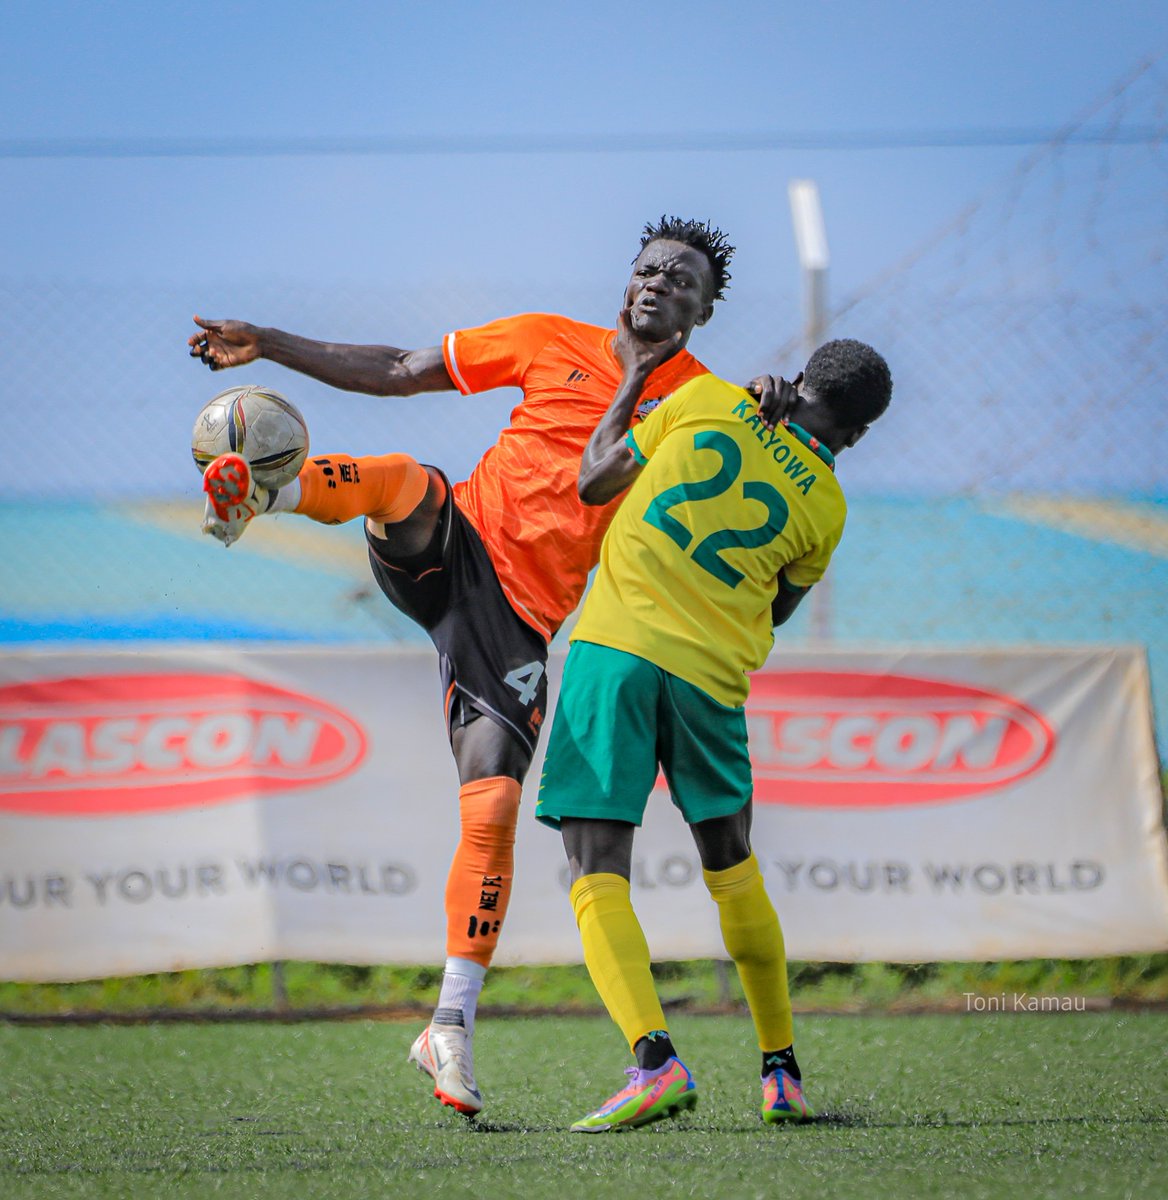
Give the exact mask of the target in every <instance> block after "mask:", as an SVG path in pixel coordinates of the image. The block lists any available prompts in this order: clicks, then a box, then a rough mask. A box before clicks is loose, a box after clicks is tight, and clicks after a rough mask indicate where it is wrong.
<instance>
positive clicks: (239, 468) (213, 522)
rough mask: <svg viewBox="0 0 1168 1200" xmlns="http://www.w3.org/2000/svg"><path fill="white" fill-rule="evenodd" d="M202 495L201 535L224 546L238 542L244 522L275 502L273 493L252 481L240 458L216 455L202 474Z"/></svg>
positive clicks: (239, 456) (246, 467)
mask: <svg viewBox="0 0 1168 1200" xmlns="http://www.w3.org/2000/svg"><path fill="white" fill-rule="evenodd" d="M203 491H204V492H206V493H207V505H206V508H205V510H204V513H203V532H204V533H209V534H210V535H211V536H212V537H213V538H218V539H219V541H221V542H222V543H223V545H225V546H230V545H231V544H232V542H237V541H239V539H240V538H241V537H242V536H243V531H244V530H245V529H246V528H247V523H248V521H250V520H251V519H252V517H254V516H255V515H256V514H257V513H262V512H267V511H268V509H269V507H270V506H271V503H272V500H273V499H274V498H275V492H269V491H268V489H267V488H262V487H260V486H259V485H258V484H257V483H256V482H255V480H254V479H252V477H251V467H249V466H248V464H247V459H246V458H244V457H243V455H242V454H220V455H219V457H218V458H217V459H215V460H214V461H213V462H212V463H211V464H210V465H209V466H208V467H207V469H206V470H205V471H204V472H203Z"/></svg>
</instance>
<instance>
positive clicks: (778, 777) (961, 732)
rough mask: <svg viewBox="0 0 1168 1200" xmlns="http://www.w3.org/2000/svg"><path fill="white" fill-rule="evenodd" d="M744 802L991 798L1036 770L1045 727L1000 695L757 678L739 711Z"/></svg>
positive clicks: (858, 675) (868, 679)
mask: <svg viewBox="0 0 1168 1200" xmlns="http://www.w3.org/2000/svg"><path fill="white" fill-rule="evenodd" d="M746 718H747V724H748V725H749V728H750V755H751V760H752V762H753V765H754V798H755V800H756V801H757V802H759V803H762V804H791V805H799V806H810V807H829V808H875V807H888V806H901V805H909V804H939V803H945V802H948V801H953V800H960V799H962V798H964V797H968V796H976V795H981V794H982V793H985V792H991V791H996V790H997V789H998V788H1003V787H1006V786H1007V785H1008V784H1011V783H1016V782H1017V781H1018V780H1019V779H1022V778H1024V777H1025V776H1027V775H1031V774H1033V773H1034V772H1035V771H1038V770H1040V769H1041V768H1042V767H1043V766H1044V765H1045V763H1046V762H1047V760H1048V759H1049V758H1050V756H1051V754H1052V752H1053V751H1054V745H1055V736H1054V732H1053V730H1052V729H1051V728H1050V726H1049V725H1048V724H1047V723H1046V721H1045V720H1043V718H1042V717H1041V716H1040V715H1039V714H1038V713H1036V712H1035V711H1034V710H1033V709H1031V708H1028V707H1027V706H1026V705H1025V704H1023V703H1022V702H1021V701H1019V700H1016V699H1014V698H1013V697H1011V696H1006V695H1003V694H1001V693H997V692H987V691H983V690H981V689H979V688H974V687H969V686H966V685H965V684H956V683H949V682H946V681H944V680H939V679H919V678H915V677H913V676H909V675H888V674H879V673H874V674H866V673H862V672H832V671H791V672H779V671H768V672H759V673H758V674H756V675H754V676H753V680H752V686H751V694H750V699H749V700H748V702H747V705H746Z"/></svg>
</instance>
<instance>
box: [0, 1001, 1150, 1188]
mask: <svg viewBox="0 0 1168 1200" xmlns="http://www.w3.org/2000/svg"><path fill="white" fill-rule="evenodd" d="M671 1025H672V1030H673V1034H674V1040H675V1042H676V1043H677V1046H678V1049H679V1051H680V1052H681V1054H682V1056H683V1057H684V1058H685V1059H686V1061H687V1063H688V1064H689V1066H690V1068H691V1069H692V1070H693V1071H694V1074H695V1076H696V1077H697V1079H698V1084H699V1088H700V1101H699V1104H698V1107H697V1109H696V1111H695V1112H694V1113H693V1114H691V1115H686V1116H684V1117H682V1118H680V1119H678V1120H674V1121H665V1122H660V1123H658V1124H656V1125H652V1126H647V1127H645V1128H643V1129H639V1130H633V1131H630V1132H627V1133H622V1134H604V1135H597V1136H585V1135H580V1134H569V1133H567V1132H566V1128H567V1126H568V1125H569V1124H570V1123H571V1122H572V1121H573V1120H574V1119H576V1118H577V1117H578V1116H580V1115H581V1114H582V1113H583V1112H584V1111H586V1110H587V1109H588V1108H591V1107H593V1106H595V1105H596V1104H598V1103H599V1102H600V1101H601V1100H603V1099H604V1098H605V1097H606V1096H607V1095H608V1094H609V1093H610V1092H612V1091H614V1090H616V1088H617V1087H618V1086H620V1084H621V1083H622V1082H623V1076H622V1075H621V1069H622V1068H623V1067H624V1066H625V1065H626V1063H627V1056H626V1055H625V1054H624V1052H623V1047H622V1046H621V1044H620V1038H619V1035H618V1034H617V1032H616V1030H615V1028H614V1027H613V1026H611V1025H610V1024H609V1023H608V1022H607V1021H605V1020H602V1019H594V1018H588V1017H578V1018H538V1019H535V1018H529V1019H523V1020H502V1019H497V1020H485V1021H483V1022H482V1023H481V1024H480V1026H479V1030H478V1034H477V1038H476V1042H477V1046H476V1054H477V1067H478V1074H479V1081H480V1084H481V1085H482V1087H483V1090H484V1094H485V1096H486V1099H487V1104H488V1107H487V1109H486V1110H485V1111H484V1112H483V1114H482V1115H481V1116H480V1117H479V1118H478V1119H477V1120H475V1121H473V1122H472V1121H467V1120H466V1119H465V1118H463V1117H460V1116H458V1115H457V1114H455V1113H454V1112H452V1111H451V1110H449V1109H444V1108H441V1107H440V1106H439V1105H438V1103H437V1101H436V1100H434V1099H433V1098H432V1097H431V1096H430V1095H429V1091H428V1089H427V1088H426V1086H425V1083H426V1081H425V1080H424V1079H423V1077H422V1076H420V1075H419V1074H418V1073H417V1072H416V1071H415V1070H414V1069H413V1068H412V1067H409V1066H407V1065H406V1063H405V1056H406V1051H407V1049H408V1047H409V1044H410V1041H411V1040H412V1038H413V1036H414V1034H415V1033H416V1030H415V1028H414V1026H413V1025H402V1024H394V1023H373V1022H360V1023H350V1024H342V1023H313V1024H302V1025H264V1024H260V1025H257V1024H248V1025H233V1024H213V1025H212V1024H207V1025H154V1026H131V1027H113V1026H98V1027H92V1028H75V1027H60V1026H58V1027H52V1028H26V1027H16V1026H0V1081H2V1086H3V1091H4V1104H3V1108H2V1109H0V1196H3V1197H6V1198H12V1200H23V1198H24V1197H40V1196H102V1197H105V1196H109V1197H113V1196H119V1197H120V1196H153V1195H165V1196H167V1197H185V1196H192V1197H195V1196H208V1195H228V1196H246V1197H265V1196H277V1195H278V1196H281V1197H288V1196H306V1197H321V1198H329V1197H334V1196H335V1197H345V1198H346V1200H349V1198H351V1197H356V1196H375V1195H376V1196H402V1197H413V1196H417V1197H437V1196H474V1197H477V1198H480V1200H486V1198H495V1197H522V1198H523V1200H544V1198H548V1200H551V1198H554V1200H568V1197H581V1198H585V1200H601V1198H603V1197H609V1196H612V1197H616V1196H621V1197H629V1196H637V1195H650V1194H652V1195H663V1196H669V1197H688V1196H695V1197H724V1198H726V1200H735V1198H737V1197H755V1196H758V1197H768V1198H773V1197H776V1196H780V1195H790V1196H793V1197H798V1198H799V1200H813V1198H816V1197H820V1196H864V1197H869V1198H872V1200H880V1198H882V1197H889V1198H892V1197H895V1198H897V1200H905V1198H906V1197H917V1196H921V1197H948V1196H963V1197H964V1196H971V1197H982V1196H984V1197H1010V1198H1012V1200H1017V1198H1019V1197H1027V1198H1029V1197H1040V1196H1051V1197H1054V1196H1059V1197H1063V1196H1091V1197H1096V1196H1099V1197H1110V1196H1117V1197H1118V1196H1134V1197H1145V1196H1158V1195H1164V1194H1166V1193H1168V1015H1166V1014H1163V1013H1066V1014H1060V1015H1051V1014H1044V1015H1015V1014H993V1015H968V1016H966V1015H962V1016H901V1017H822V1016H820V1017H802V1018H799V1020H798V1023H797V1048H798V1051H799V1058H800V1062H801V1065H802V1066H803V1069H804V1074H805V1077H806V1080H807V1088H808V1096H809V1097H810V1099H811V1100H812V1102H813V1103H814V1104H816V1106H817V1107H818V1108H819V1110H820V1112H821V1113H822V1114H823V1117H822V1118H821V1119H820V1120H819V1121H817V1122H816V1123H815V1124H813V1125H810V1126H805V1127H787V1128H775V1127H769V1126H763V1125H762V1124H761V1122H760V1120H759V1116H758V1103H759V1097H760V1093H759V1085H758V1082H757V1069H758V1064H757V1057H758V1056H757V1052H756V1051H755V1049H754V1045H753V1040H752V1037H751V1032H750V1028H749V1024H748V1021H747V1020H746V1019H745V1018H734V1017H701V1016H687V1015H684V1014H679V1015H677V1016H676V1017H675V1018H673V1020H672V1021H671Z"/></svg>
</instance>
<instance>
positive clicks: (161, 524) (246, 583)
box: [0, 64, 1168, 746]
mask: <svg viewBox="0 0 1168 1200" xmlns="http://www.w3.org/2000/svg"><path fill="white" fill-rule="evenodd" d="M1166 107H1168V85H1166V81H1165V77H1164V74H1163V71H1162V69H1161V67H1160V66H1159V65H1158V64H1150V65H1147V66H1146V67H1145V68H1144V69H1142V70H1141V71H1140V72H1138V73H1137V74H1136V75H1135V76H1133V77H1132V78H1131V79H1129V80H1127V81H1126V82H1125V83H1124V84H1123V85H1122V86H1120V87H1118V88H1117V89H1116V90H1115V91H1114V93H1113V94H1112V95H1111V96H1109V97H1108V98H1106V100H1105V101H1104V102H1103V103H1102V104H1101V105H1099V106H1098V107H1097V108H1096V109H1095V110H1094V111H1092V112H1091V113H1088V114H1086V115H1085V117H1084V123H1083V125H1082V126H1068V128H1067V129H1066V130H1064V132H1063V134H1062V135H1061V136H1060V137H1059V138H1058V139H1056V140H1055V141H1053V142H1051V143H1050V144H1048V145H1046V146H1044V147H1042V148H1041V149H1039V150H1037V151H1035V152H1034V153H1032V154H1030V155H1029V156H1028V157H1027V158H1026V159H1025V160H1024V161H1023V162H1022V163H1021V164H1020V165H1019V167H1018V169H1017V171H1016V172H1015V173H1014V174H1013V176H1012V177H1011V178H1009V179H1008V180H1005V181H1004V182H1002V183H1000V184H999V185H998V186H996V187H991V188H989V189H988V190H987V192H986V194H985V195H984V196H983V197H981V198H980V199H978V200H976V201H975V202H973V203H971V205H970V206H969V207H968V208H967V209H966V211H965V212H964V213H962V214H961V215H960V216H959V217H958V218H957V219H956V220H955V221H954V222H953V223H952V224H951V225H950V226H949V227H948V228H946V229H945V230H943V231H941V232H940V233H938V234H937V235H936V236H935V237H934V238H933V239H932V240H931V241H930V242H928V243H927V244H926V245H924V246H923V247H922V248H921V249H920V250H919V251H918V252H917V253H916V254H914V255H913V256H912V257H911V258H910V259H908V260H907V261H905V262H903V263H901V264H899V265H898V266H897V267H895V268H894V269H892V270H890V271H889V272H888V273H887V274H886V275H885V276H883V277H882V278H880V279H878V280H876V281H874V282H873V283H872V284H871V285H870V286H868V287H867V288H865V289H864V290H863V291H862V292H861V293H859V294H858V295H856V296H854V297H852V298H850V299H848V300H847V301H846V302H845V303H844V304H842V305H841V306H840V307H839V308H838V310H837V311H836V312H835V313H834V314H833V315H832V317H831V321H830V326H829V330H828V335H829V336H854V337H859V338H862V339H863V340H865V341H869V342H871V343H873V344H874V345H875V346H877V347H878V348H879V349H880V350H881V351H882V352H883V353H884V354H885V356H886V357H887V358H888V360H889V362H890V364H891V366H892V369H893V374H894V377H895V381H896V388H895V396H894V402H893V407H892V409H891V410H890V411H889V413H888V415H887V416H886V417H885V418H883V419H882V420H881V421H880V422H879V424H878V425H877V426H876V427H875V428H874V429H873V431H872V433H871V434H870V435H869V437H868V438H867V439H866V440H865V441H864V442H863V443H861V445H860V446H858V447H857V448H856V449H855V450H853V451H849V452H848V454H847V455H846V456H845V457H844V459H843V460H842V462H841V470H840V474H841V479H842V481H843V483H844V485H845V490H846V491H847V492H848V494H849V498H850V501H851V516H850V519H849V529H848V533H847V535H846V538H845V541H844V544H843V546H842V548H841V551H840V555H839V557H838V559H837V562H836V563H835V564H833V567H832V571H831V573H830V576H829V581H830V582H829V586H828V587H824V588H822V589H820V591H821V593H822V594H821V595H820V596H819V598H818V599H817V606H818V607H817V608H815V609H814V610H813V611H811V612H808V613H801V614H800V615H799V616H798V617H797V619H796V621H795V622H793V623H792V626H791V627H790V628H789V629H788V630H785V631H784V637H787V638H794V639H799V638H805V637H809V636H813V635H815V636H830V637H832V638H833V639H836V640H849V641H850V640H856V641H860V640H863V641H869V640H873V639H876V640H894V641H899V640H909V641H919V640H928V641H946V642H952V641H957V642H973V641H977V642H1015V641H1035V640H1038V641H1084V640H1086V641H1108V642H1110V641H1125V642H1138V643H1142V644H1145V645H1147V646H1148V648H1149V651H1150V658H1151V662H1152V667H1153V681H1154V688H1155V690H1156V691H1157V692H1158V695H1159V697H1160V699H1161V705H1162V707H1164V708H1168V700H1166V699H1165V697H1168V468H1166V466H1165V463H1166V461H1168V406H1166V403H1165V400H1166V398H1168V397H1166V392H1168V387H1166V384H1168V287H1166V284H1165V270H1164V267H1165V253H1166V250H1168V204H1166V203H1165V200H1166V197H1165V187H1164V184H1165V181H1166V177H1168V147H1166V144H1165V140H1164V136H1163V134H1164V131H1165V129H1166V127H1168V126H1166V119H1165V116H1166V114H1165V109H1166ZM1088 127H1089V128H1090V130H1092V131H1094V134H1093V138H1092V139H1084V138H1083V137H1080V136H1077V135H1078V134H1079V133H1081V132H1082V130H1083V129H1085V128H1088ZM1132 131H1140V136H1138V137H1137V136H1134V135H1133V133H1132ZM1148 131H1152V132H1151V134H1149V132H1148ZM1155 131H1159V135H1157V134H1156V132H1155ZM624 271H625V267H624V265H623V264H620V263H615V264H613V283H612V287H611V288H610V289H608V290H607V291H605V292H603V294H602V293H601V292H599V291H592V292H583V291H580V290H576V291H571V290H565V289H564V288H562V287H555V288H552V287H550V286H549V287H548V288H546V289H545V290H544V291H543V292H542V293H541V292H540V291H539V290H538V289H535V290H533V289H530V288H528V289H523V290H522V294H521V293H520V289H517V288H516V287H514V285H508V284H507V283H506V282H505V281H504V282H502V283H492V284H490V285H487V284H481V285H478V286H473V285H470V284H467V283H465V282H463V283H460V284H459V285H458V286H457V287H451V286H446V287H438V286H431V285H426V286H422V285H418V286H417V287H416V288H412V289H410V288H403V287H401V286H400V285H399V286H397V287H396V288H394V289H393V290H392V292H391V291H390V290H388V289H377V288H361V289H356V288H351V287H350V288H334V289H326V288H323V287H320V286H319V285H314V284H309V283H306V282H305V281H302V280H300V281H298V280H285V281H278V282H273V281H270V280H267V281H264V282H263V283H262V284H259V283H256V282H254V281H251V282H249V281H246V280H244V281H240V280H233V281H232V282H231V284H230V285H229V286H228V285H224V284H222V283H215V282H210V283H204V284H202V285H200V284H198V283H195V282H189V281H188V282H184V283H183V284H182V285H181V286H180V285H178V284H174V283H171V284H164V285H155V284H148V283H145V282H144V283H143V284H142V285H140V286H138V287H135V288H127V287H121V288H115V287H111V286H101V285H92V284H85V283H81V282H77V281H70V282H63V283H59V284H51V283H47V282H45V281H44V280H37V281H21V280H13V279H6V280H4V279H0V327H2V329H3V348H2V353H3V379H4V392H5V400H6V403H5V432H4V435H3V458H4V471H3V478H2V479H0V501H2V503H0V538H2V546H3V554H4V567H3V568H2V572H3V582H2V584H0V598H2V599H0V636H2V637H4V638H6V639H7V640H9V641H16V640H41V641H47V640H53V639H61V638H86V637H143V636H145V637H176V636H177V637H200V638H203V637H220V638H221V637H244V638H256V637H261V638H267V637H285V638H326V639H344V640H352V639H366V638H384V637H386V636H390V637H400V638H413V637H417V636H418V635H417V631H416V630H413V629H412V628H411V627H410V626H409V625H408V623H407V622H405V621H403V620H401V619H400V618H398V617H397V616H396V614H394V613H393V612H392V610H390V609H389V607H388V606H387V605H386V604H384V602H382V601H381V599H380V597H379V596H377V595H375V594H374V593H373V592H372V591H371V590H370V588H369V584H368V580H367V570H366V567H365V564H364V556H363V553H362V549H361V544H360V531H359V530H357V529H355V528H350V527H346V528H345V529H343V530H330V529H320V528H317V527H312V526H310V525H309V523H308V522H303V521H299V520H297V519H296V518H292V517H289V518H281V519H279V520H278V521H275V522H270V523H264V524H266V526H267V527H266V528H265V529H264V530H263V531H262V532H261V531H260V529H259V527H258V526H259V524H260V523H257V527H256V530H255V532H254V533H252V532H251V531H249V536H248V538H247V539H245V540H244V542H242V543H241V544H240V546H239V547H237V548H235V549H233V550H232V551H231V552H230V554H226V555H225V554H224V553H223V551H222V549H221V548H220V547H218V546H217V545H213V544H211V543H210V540H209V539H201V538H200V537H199V536H198V523H199V518H200V513H201V505H200V499H201V497H200V495H199V491H198V478H197V475H196V474H195V470H194V468H193V466H192V465H191V462H190V457H189V445H188V439H189V430H190V425H191V423H192V422H193V418H194V414H195V412H196V411H197V410H198V408H199V407H200V406H201V404H202V403H203V402H204V401H205V400H206V399H207V398H208V397H209V396H210V395H211V394H212V393H213V392H214V391H216V390H218V388H219V387H225V386H228V385H230V384H233V383H238V382H246V381H258V382H268V383H271V384H272V385H274V386H276V387H278V388H280V389H281V390H283V391H285V392H286V393H287V394H288V395H289V396H291V397H292V398H294V399H295V400H296V402H297V403H298V404H300V405H301V407H302V408H303V409H304V411H305V412H306V414H307V416H308V418H309V423H310V426H311V430H312V437H313V444H314V447H315V448H316V449H318V450H326V449H337V450H342V449H343V450H349V451H351V452H354V453H365V452H384V451H386V450H390V449H400V450H405V451H408V452H410V453H413V454H414V455H416V456H417V457H419V458H420V459H422V460H423V461H428V462H434V463H437V464H439V465H441V466H443V467H444V468H445V469H446V470H447V471H448V472H449V473H450V474H451V475H452V476H453V477H455V478H459V477H463V476H465V474H467V473H468V472H469V470H470V469H471V467H472V466H473V464H474V462H475V461H476V460H477V458H478V456H479V455H480V454H481V453H482V451H483V450H484V449H485V448H486V447H487V446H488V445H490V444H491V442H492V441H493V439H494V437H495V435H496V434H497V432H498V430H499V429H500V428H501V427H502V426H503V425H504V424H505V423H506V419H507V413H508V411H509V409H510V407H511V405H512V404H513V403H514V402H515V400H516V396H515V394H514V393H495V394H491V395H488V396H486V397H472V398H462V397H458V396H456V395H454V394H443V395H441V396H430V397H421V398H417V399H410V400H384V399H374V398H369V397H362V396H354V395H348V394H342V393H337V392H332V391H329V390H328V389H326V388H324V387H322V386H320V385H317V384H315V383H313V382H311V381H309V380H306V379H304V378H301V377H299V376H295V375H292V374H290V373H288V372H286V371H283V370H282V369H280V368H274V367H271V366H269V365H267V364H260V365H259V366H258V367H257V368H255V369H251V368H249V369H248V370H247V371H246V373H245V372H237V373H233V374H228V375H218V376H214V377H212V376H210V375H208V374H206V373H205V372H204V371H203V370H202V369H201V368H199V367H197V365H195V364H192V363H190V362H189V361H188V360H187V359H186V356H185V347H184V345H183V342H184V339H185V336H186V333H187V331H188V330H191V329H192V328H193V327H192V326H191V324H190V314H191V309H192V307H193V306H195V305H200V306H203V307H202V308H201V311H203V312H205V313H206V314H207V315H213V316H225V315H231V316H238V317H242V318H245V319H251V320H256V321H260V322H263V323H266V324H274V325H278V326H281V327H283V328H288V329H293V330H296V331H297V332H302V333H305V334H308V335H310V336H318V337H322V338H329V339H337V340H345V341H356V342H360V341H374V342H384V341H390V342H394V343H395V344H398V345H403V346H424V345H435V344H437V342H438V341H439V340H440V338H441V336H442V335H443V334H444V333H445V332H447V331H448V330H450V329H454V328H459V327H461V326H466V325H470V324H474V323H477V322H480V321H483V320H486V319H489V318H492V317H496V316H501V315H506V314H509V313H513V312H522V311H531V310H539V309H546V310H553V311H560V312H565V313H568V314H569V315H572V316H574V317H578V318H581V319H584V320H590V321H595V322H597V323H608V322H609V321H610V320H611V316H612V313H613V311H614V309H615V305H616V301H617V299H618V298H619V295H620V289H621V287H622V286H623V282H624ZM797 310H798V300H797V297H796V296H795V294H794V287H793V286H792V289H791V291H790V292H788V293H776V294H774V295H747V294H741V293H739V292H734V293H733V294H732V296H731V300H730V301H729V302H728V303H727V304H726V305H724V306H720V310H719V311H718V313H717V314H716V316H715V318H714V320H713V321H712V322H711V323H710V325H709V326H707V327H706V328H704V329H702V330H700V331H699V332H698V334H697V335H696V336H695V338H694V340H693V342H692V343H691V348H692V349H693V350H694V351H695V352H696V353H697V354H698V356H699V357H701V358H702V359H703V360H704V361H705V362H706V363H707V364H708V365H709V366H710V367H711V368H712V369H713V370H715V371H717V372H718V373H720V374H723V375H726V376H728V377H730V378H732V379H738V380H742V381H745V380H746V379H748V378H749V377H750V376H751V375H753V374H755V373H757V372H759V371H761V370H770V371H776V372H782V373H785V374H793V373H794V372H795V371H796V370H798V368H799V366H800V361H799V360H800V357H801V356H800V352H799V350H798V348H797V347H798V339H797V338H794V339H792V341H791V342H790V343H788V344H787V345H785V346H781V347H779V348H777V349H776V346H775V340H776V339H775V337H774V332H773V331H774V330H775V329H776V328H777V327H780V328H781V327H783V326H784V325H785V326H786V327H788V328H792V329H794V328H795V327H796V326H797V324H798V318H797ZM1160 731H1161V736H1160V742H1161V746H1165V745H1168V736H1166V734H1168V724H1166V722H1165V719H1164V718H1163V717H1162V718H1161V726H1160Z"/></svg>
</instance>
